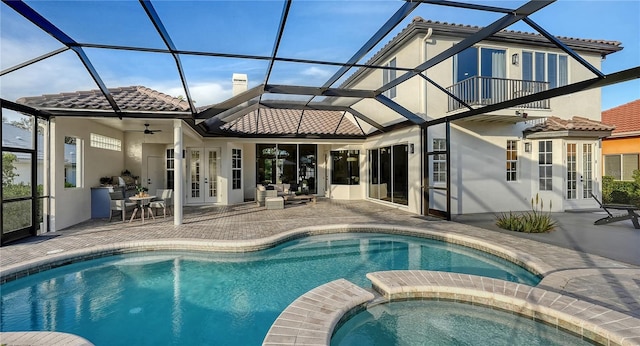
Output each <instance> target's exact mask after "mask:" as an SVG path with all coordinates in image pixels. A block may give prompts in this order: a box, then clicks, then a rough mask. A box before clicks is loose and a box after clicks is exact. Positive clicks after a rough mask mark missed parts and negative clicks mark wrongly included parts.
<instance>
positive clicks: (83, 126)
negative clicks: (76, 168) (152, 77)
mask: <svg viewBox="0 0 640 346" xmlns="http://www.w3.org/2000/svg"><path fill="white" fill-rule="evenodd" d="M91 133H97V134H100V135H104V136H108V137H112V138H116V139H120V140H123V134H122V132H121V131H118V130H115V129H113V128H111V127H108V126H104V125H101V124H98V123H96V122H94V121H92V120H88V119H79V118H64V117H57V118H55V119H53V120H52V121H51V138H52V139H51V141H52V150H51V160H52V162H53V164H52V173H51V196H52V198H51V226H52V227H51V229H52V230H60V229H64V228H66V227H69V226H72V225H75V224H77V223H79V222H82V221H85V220H88V219H89V218H91V187H92V186H96V185H99V184H100V177H103V176H113V175H119V174H120V172H121V171H122V169H123V167H124V160H123V154H122V152H118V151H113V150H106V149H100V148H92V147H91V146H90V134H91ZM68 136H70V137H76V138H79V139H81V140H82V157H81V159H80V160H79V165H80V166H81V172H80V176H79V179H80V182H81V183H80V184H79V186H78V187H75V188H65V187H64V138H65V137H68ZM123 148H124V142H123Z"/></svg>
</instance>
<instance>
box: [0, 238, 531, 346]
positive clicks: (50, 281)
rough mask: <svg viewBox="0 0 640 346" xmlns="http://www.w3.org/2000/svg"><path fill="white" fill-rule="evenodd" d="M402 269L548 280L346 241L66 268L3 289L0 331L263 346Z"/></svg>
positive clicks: (457, 255)
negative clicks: (314, 310) (278, 324)
mask: <svg viewBox="0 0 640 346" xmlns="http://www.w3.org/2000/svg"><path fill="white" fill-rule="evenodd" d="M398 269H428V270H451V271H456V272H462V273H469V274H476V275H484V276H489V277H493V278H498V279H503V280H508V281H513V282H520V283H525V284H528V285H536V284H537V283H538V282H539V280H540V278H539V277H537V276H535V275H534V274H532V273H530V272H528V271H526V270H524V269H523V268H521V267H519V266H517V265H515V264H513V263H511V262H508V261H505V260H502V259H500V258H497V257H494V256H491V255H488V254H486V253H483V252H480V251H476V250H473V249H469V248H465V247H461V246H456V245H452V244H448V243H444V242H439V241H434V240H428V239H421V238H414V237H405V236H397V235H385V234H366V233H357V234H354V233H342V234H333V235H322V236H313V237H308V238H301V239H297V240H293V241H289V242H287V243H284V244H281V245H279V246H277V247H274V248H272V249H268V250H263V251H258V252H253V253H243V254H237V253H233V254H231V253H226V254H222V253H202V252H148V253H137V254H127V255H118V256H110V257H105V258H101V259H97V260H91V261H86V262H79V263H75V264H72V265H68V266H64V267H59V268H56V269H52V270H49V271H46V272H42V273H39V274H35V275H32V276H29V277H26V278H22V279H19V280H15V281H11V282H9V283H7V284H4V285H2V286H1V289H2V305H1V308H0V309H1V317H2V318H1V322H0V323H1V325H0V330H2V331H19V330H55V331H62V332H68V333H73V334H77V335H80V336H82V337H85V338H87V339H88V340H89V341H91V342H93V343H95V344H96V345H107V344H109V345H117V344H121V345H131V344H174V345H178V344H180V345H186V344H190V345H197V344H216V345H259V344H260V343H261V342H262V340H263V338H264V336H265V334H266V332H267V331H268V329H269V327H270V326H271V324H272V323H273V321H274V320H275V319H276V317H277V316H278V314H280V312H281V311H282V310H283V309H284V308H285V307H286V306H287V305H288V304H289V303H291V302H292V301H293V300H294V299H296V298H297V297H298V296H300V295H301V294H303V293H305V292H306V291H308V290H310V289H311V288H314V287H316V286H319V285H321V284H323V283H326V282H328V281H331V280H334V279H337V278H346V279H347V280H349V281H351V282H353V283H356V284H358V285H361V286H363V287H367V286H370V283H369V282H368V280H367V279H366V277H365V274H366V273H368V272H373V271H380V270H398Z"/></svg>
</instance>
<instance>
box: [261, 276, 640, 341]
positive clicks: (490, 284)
mask: <svg viewBox="0 0 640 346" xmlns="http://www.w3.org/2000/svg"><path fill="white" fill-rule="evenodd" d="M367 278H368V279H369V280H370V281H371V283H372V287H373V289H374V290H375V291H377V292H378V293H379V294H380V295H382V297H383V299H382V300H380V299H378V300H377V301H375V300H374V295H373V294H372V293H370V292H368V291H366V290H364V289H362V288H360V287H358V286H356V285H354V284H352V283H350V282H349V281H347V280H344V279H341V280H336V281H333V282H330V283H327V284H324V285H321V286H319V287H316V288H315V289H313V290H311V291H309V292H307V293H305V294H303V295H302V296H300V297H299V298H298V299H296V300H295V301H294V302H293V303H291V304H290V305H289V306H288V307H287V308H286V309H285V310H284V311H283V312H282V313H281V314H280V316H279V317H278V318H277V319H276V321H275V322H274V323H273V325H272V327H271V329H270V330H269V332H268V333H267V335H266V337H265V339H264V342H263V345H264V346H274V345H283V346H285V345H286V346H293V345H318V346H320V345H329V344H330V341H331V336H332V335H333V333H334V332H335V330H336V327H337V326H339V325H340V324H341V323H343V322H345V321H346V320H348V318H349V317H351V316H352V315H353V314H355V313H357V312H359V311H362V310H363V309H366V306H367V305H369V304H380V303H388V302H392V301H398V300H411V299H417V300H444V301H453V302H462V303H470V304H473V305H480V306H485V307H490V308H493V309H497V310H502V311H507V312H511V313H515V314H517V315H520V316H523V317H526V318H530V319H532V320H534V321H538V322H542V323H546V324H549V325H551V326H554V327H557V328H560V329H562V330H564V331H567V332H569V333H572V334H574V335H576V336H579V337H581V338H583V339H587V340H589V341H590V342H595V343H599V344H602V345H624V346H637V345H640V328H639V327H638V326H640V319H637V318H634V317H632V316H629V315H625V314H623V313H620V312H617V311H613V310H610V309H607V308H604V307H602V306H599V305H595V304H592V303H588V302H585V301H583V300H579V299H576V298H572V297H568V296H565V295H562V294H559V293H556V292H551V291H547V290H544V289H541V288H537V287H532V286H528V285H524V284H518V283H514V282H510V281H504V280H499V279H492V278H487V277H481V276H476V275H467V274H458V273H448V272H438V271H428V270H397V271H380V272H372V273H368V274H367ZM353 286H355V288H354V287H353ZM335 302H343V304H336V303H335ZM307 316H311V318H312V319H313V323H309V321H308V317H307ZM296 318H297V319H296Z"/></svg>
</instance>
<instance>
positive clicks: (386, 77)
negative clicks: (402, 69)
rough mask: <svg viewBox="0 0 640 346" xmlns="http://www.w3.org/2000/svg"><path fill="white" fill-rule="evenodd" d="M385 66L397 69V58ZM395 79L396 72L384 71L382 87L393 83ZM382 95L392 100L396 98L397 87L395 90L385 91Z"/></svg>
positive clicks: (391, 70)
mask: <svg viewBox="0 0 640 346" xmlns="http://www.w3.org/2000/svg"><path fill="white" fill-rule="evenodd" d="M384 66H386V67H390V68H395V67H396V58H393V59H391V61H389V62H388V63H387V64H386V65H384ZM394 79H396V70H393V69H389V70H382V85H385V84H387V83H389V82H391V81H392V80H394ZM382 94H383V95H384V96H386V97H388V98H390V99H393V98H394V97H396V87H393V88H391V89H389V90H387V91H385V92H384V93H382Z"/></svg>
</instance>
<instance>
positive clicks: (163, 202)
mask: <svg viewBox="0 0 640 346" xmlns="http://www.w3.org/2000/svg"><path fill="white" fill-rule="evenodd" d="M172 207H173V190H171V189H157V190H156V198H154V199H152V200H151V202H150V203H149V208H152V209H154V210H155V209H160V208H162V216H163V217H164V218H166V217H167V209H169V215H172V214H171V208H172Z"/></svg>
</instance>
